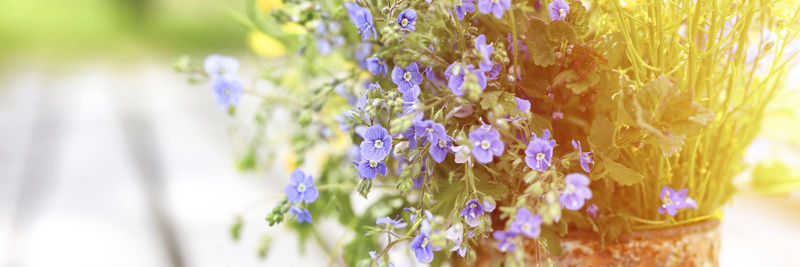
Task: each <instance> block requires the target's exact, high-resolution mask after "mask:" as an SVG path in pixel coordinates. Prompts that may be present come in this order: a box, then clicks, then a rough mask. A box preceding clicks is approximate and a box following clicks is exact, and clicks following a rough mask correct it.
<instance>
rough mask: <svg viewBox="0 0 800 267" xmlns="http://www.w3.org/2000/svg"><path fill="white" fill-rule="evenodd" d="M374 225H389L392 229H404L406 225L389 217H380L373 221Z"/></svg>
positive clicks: (401, 220)
mask: <svg viewBox="0 0 800 267" xmlns="http://www.w3.org/2000/svg"><path fill="white" fill-rule="evenodd" d="M375 224H377V225H391V226H392V227H393V228H396V229H400V228H405V227H406V226H407V225H408V224H407V223H404V222H403V219H402V218H400V219H392V218H389V217H380V218H378V219H377V220H375Z"/></svg>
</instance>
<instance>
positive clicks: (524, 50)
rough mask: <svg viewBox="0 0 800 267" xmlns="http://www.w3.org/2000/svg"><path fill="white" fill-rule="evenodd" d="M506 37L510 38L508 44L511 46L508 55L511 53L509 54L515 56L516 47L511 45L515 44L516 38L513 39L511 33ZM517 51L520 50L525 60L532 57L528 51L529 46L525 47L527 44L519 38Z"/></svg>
mask: <svg viewBox="0 0 800 267" xmlns="http://www.w3.org/2000/svg"><path fill="white" fill-rule="evenodd" d="M506 37H507V38H508V44H509V45H508V46H507V48H508V53H509V54H511V55H512V56H513V55H514V46H513V45H511V44H513V43H514V37H513V36H511V33H507V34H506ZM517 50H519V51H520V52H522V57H523V58H528V57H530V55H531V53H530V52H529V51H528V46H527V45H525V44H524V43H523V42H522V39H520V38H519V37H517Z"/></svg>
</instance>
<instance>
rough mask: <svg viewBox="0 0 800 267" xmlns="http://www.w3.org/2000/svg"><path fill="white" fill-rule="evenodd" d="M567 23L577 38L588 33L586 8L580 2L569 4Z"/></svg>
mask: <svg viewBox="0 0 800 267" xmlns="http://www.w3.org/2000/svg"><path fill="white" fill-rule="evenodd" d="M567 22H568V23H569V24H570V25H572V27H573V28H575V33H577V34H578V36H583V35H585V34H586V33H588V32H589V22H588V20H587V15H586V8H585V7H583V4H582V3H581V1H572V2H571V3H569V13H568V14H567Z"/></svg>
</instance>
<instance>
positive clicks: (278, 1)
mask: <svg viewBox="0 0 800 267" xmlns="http://www.w3.org/2000/svg"><path fill="white" fill-rule="evenodd" d="M256 5H257V6H258V9H260V10H261V11H262V12H264V13H269V12H270V11H272V9H273V8H282V7H283V1H282V0H258V1H257V2H256Z"/></svg>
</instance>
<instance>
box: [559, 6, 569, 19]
mask: <svg viewBox="0 0 800 267" xmlns="http://www.w3.org/2000/svg"><path fill="white" fill-rule="evenodd" d="M558 16H559V17H561V19H564V18H566V17H567V11H566V10H564V9H563V8H559V9H558Z"/></svg>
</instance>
